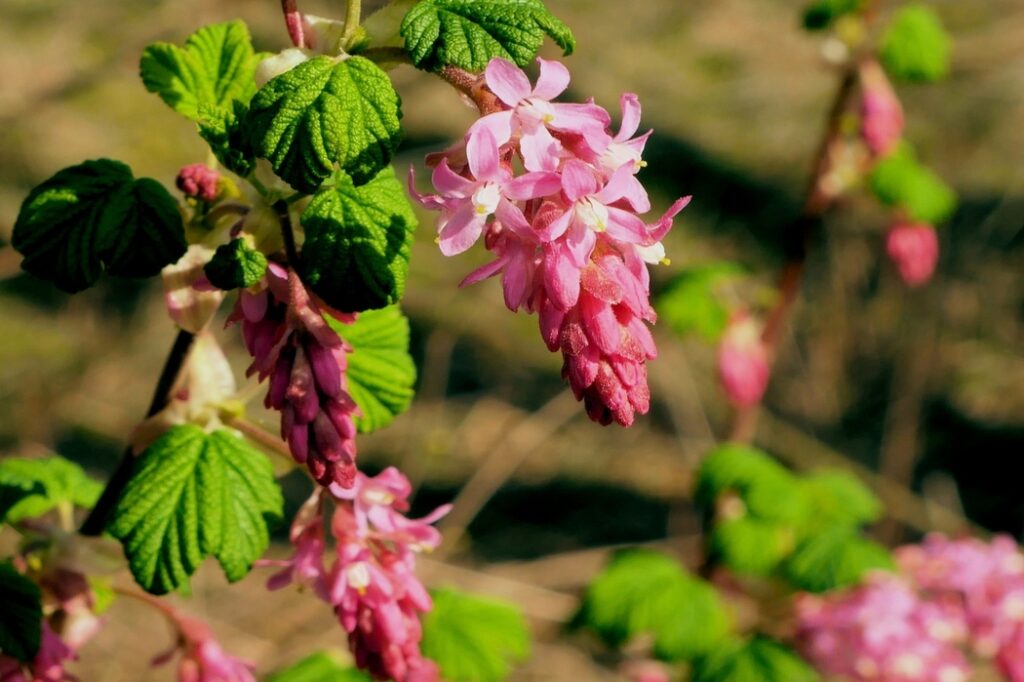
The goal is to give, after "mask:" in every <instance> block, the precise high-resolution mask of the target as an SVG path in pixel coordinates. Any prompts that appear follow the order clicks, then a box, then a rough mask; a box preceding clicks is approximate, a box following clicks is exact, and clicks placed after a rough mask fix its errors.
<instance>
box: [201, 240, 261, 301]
mask: <svg viewBox="0 0 1024 682" xmlns="http://www.w3.org/2000/svg"><path fill="white" fill-rule="evenodd" d="M203 272H205V273H206V277H207V279H209V280H210V284H212V285H213V286H215V287H217V288H218V289H224V290H225V291H230V290H232V289H242V288H246V287H251V286H252V285H254V284H256V283H257V282H259V281H260V280H261V279H263V275H264V274H266V272H267V257H266V256H264V255H263V254H262V253H260V252H259V251H257V250H256V249H253V248H252V247H250V246H249V245H248V244H247V243H246V241H245V240H244V239H242V238H237V239H232V240H231V241H230V242H228V243H227V244H221V245H220V246H218V247H217V250H216V251H215V252H214V254H213V258H211V259H210V262H209V263H207V264H206V265H205V266H204V267H203Z"/></svg>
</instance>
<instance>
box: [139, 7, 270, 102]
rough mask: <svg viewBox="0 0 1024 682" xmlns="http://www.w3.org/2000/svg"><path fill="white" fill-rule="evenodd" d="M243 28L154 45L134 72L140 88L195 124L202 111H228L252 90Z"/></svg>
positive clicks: (213, 28) (218, 27) (253, 62)
mask: <svg viewBox="0 0 1024 682" xmlns="http://www.w3.org/2000/svg"><path fill="white" fill-rule="evenodd" d="M260 58H261V56H260V55H257V54H255V53H254V52H253V49H252V40H251V39H250V37H249V29H248V28H246V26H245V24H244V23H242V22H241V21H237V20H235V21H228V22H226V23H223V24H211V25H210V26H204V27H203V28H201V29H199V30H198V31H196V32H195V33H193V34H192V35H191V36H190V37H189V38H188V40H186V41H185V47H184V48H181V47H178V46H177V45H172V44H171V43H155V44H153V45H150V46H149V47H147V48H146V49H145V50H144V51H143V52H142V60H141V62H140V64H139V71H140V74H141V76H142V82H143V84H144V85H145V86H146V89H147V90H149V91H150V92H152V93H156V94H157V95H159V96H160V98H161V99H163V101H164V102H166V103H167V105H168V106H169V107H171V108H172V109H174V110H175V111H177V112H178V113H180V114H182V115H184V116H186V117H188V118H190V119H192V120H193V121H196V120H199V117H200V111H201V109H202V107H204V106H206V107H222V108H224V109H230V108H231V106H232V102H233V101H234V100H239V101H241V102H243V103H244V102H248V101H249V99H250V98H251V97H252V95H253V93H254V92H255V91H256V80H255V74H256V66H257V65H258V64H259V61H260Z"/></svg>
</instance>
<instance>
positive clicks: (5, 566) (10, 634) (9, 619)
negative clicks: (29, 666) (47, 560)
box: [0, 561, 43, 663]
mask: <svg viewBox="0 0 1024 682" xmlns="http://www.w3.org/2000/svg"><path fill="white" fill-rule="evenodd" d="M0 604H3V608H0V653H2V654H4V655H5V656H10V657H11V658H16V659H17V660H19V661H21V662H23V663H28V662H30V661H32V660H33V659H35V657H36V654H37V653H39V640H40V638H41V635H42V628H43V602H42V594H41V593H40V591H39V586H38V585H36V584H35V583H34V582H32V581H31V580H29V579H28V578H26V577H25V576H23V575H22V574H21V573H19V572H18V571H17V569H15V568H14V565H13V564H12V563H11V562H9V561H5V562H3V563H0Z"/></svg>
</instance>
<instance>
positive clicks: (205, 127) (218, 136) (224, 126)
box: [196, 100, 256, 177]
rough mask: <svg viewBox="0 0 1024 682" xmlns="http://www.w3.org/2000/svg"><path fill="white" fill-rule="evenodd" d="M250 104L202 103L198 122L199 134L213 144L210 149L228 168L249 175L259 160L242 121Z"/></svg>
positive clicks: (236, 102) (235, 102)
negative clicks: (219, 105)
mask: <svg viewBox="0 0 1024 682" xmlns="http://www.w3.org/2000/svg"><path fill="white" fill-rule="evenodd" d="M248 112H249V107H248V106H246V105H245V104H244V103H242V102H239V101H238V100H235V101H234V102H232V103H231V106H230V107H215V106H208V105H202V106H200V107H199V118H198V119H197V120H196V125H197V126H198V128H199V136H200V137H202V138H203V139H204V140H206V143H207V144H208V145H210V150H211V151H212V152H213V155H214V156H216V157H217V160H218V161H220V162H221V163H222V164H223V165H224V167H225V168H227V169H228V170H229V171H232V172H233V173H238V174H239V175H241V176H243V177H244V176H246V175H248V174H249V173H251V172H252V169H253V165H254V164H255V163H256V158H255V153H254V152H253V149H252V142H251V141H250V140H249V137H248V136H247V135H246V134H245V129H244V128H243V127H242V122H243V121H245V116H246V114H247V113H248Z"/></svg>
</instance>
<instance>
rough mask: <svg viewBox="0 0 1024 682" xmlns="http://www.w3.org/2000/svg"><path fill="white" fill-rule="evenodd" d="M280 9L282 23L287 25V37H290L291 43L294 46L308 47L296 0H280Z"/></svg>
mask: <svg viewBox="0 0 1024 682" xmlns="http://www.w3.org/2000/svg"><path fill="white" fill-rule="evenodd" d="M281 11H282V12H283V13H284V23H285V26H287V27H288V37H289V38H291V39H292V44H293V45H295V47H310V46H309V45H308V44H307V43H306V36H305V29H304V28H303V25H302V12H300V11H299V7H298V4H297V3H296V0H281Z"/></svg>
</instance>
